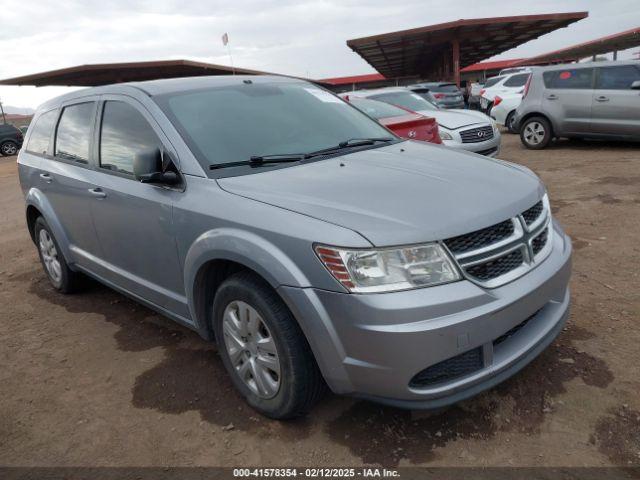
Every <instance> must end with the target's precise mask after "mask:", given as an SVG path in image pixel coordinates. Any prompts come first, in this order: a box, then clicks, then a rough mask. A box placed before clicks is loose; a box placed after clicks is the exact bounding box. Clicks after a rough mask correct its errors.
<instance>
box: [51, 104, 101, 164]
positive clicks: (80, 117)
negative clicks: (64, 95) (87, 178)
mask: <svg viewBox="0 0 640 480" xmlns="http://www.w3.org/2000/svg"><path fill="white" fill-rule="evenodd" d="M94 108H95V103H94V102H87V103H79V104H77V105H70V106H68V107H65V108H64V110H62V116H61V117H60V121H59V122H58V130H57V132H56V143H55V155H56V156H57V157H59V158H62V159H65V160H73V161H75V162H79V163H89V145H90V144H91V126H92V124H93V114H94Z"/></svg>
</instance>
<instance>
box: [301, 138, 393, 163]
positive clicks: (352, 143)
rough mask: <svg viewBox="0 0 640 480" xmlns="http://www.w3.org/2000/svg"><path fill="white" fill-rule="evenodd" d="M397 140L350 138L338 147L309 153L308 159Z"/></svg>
mask: <svg viewBox="0 0 640 480" xmlns="http://www.w3.org/2000/svg"><path fill="white" fill-rule="evenodd" d="M394 140H396V139H395V138H393V137H380V138H350V139H349V140H345V141H344V142H340V143H339V144H338V145H334V146H333V147H329V148H323V149H322V150H316V151H315V152H310V153H307V155H306V158H311V157H315V156H317V155H324V154H326V153H332V152H337V151H339V150H344V149H345V148H353V147H364V146H366V145H374V144H376V143H378V142H384V143H388V142H393V141H394Z"/></svg>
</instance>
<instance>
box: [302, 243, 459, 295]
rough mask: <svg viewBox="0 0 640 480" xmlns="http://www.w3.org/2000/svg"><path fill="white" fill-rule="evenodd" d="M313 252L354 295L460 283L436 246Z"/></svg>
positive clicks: (455, 271) (340, 249)
mask: <svg viewBox="0 0 640 480" xmlns="http://www.w3.org/2000/svg"><path fill="white" fill-rule="evenodd" d="M315 252H316V254H317V255H318V258H320V261H321V262H322V263H323V264H324V266H325V267H326V268H327V270H329V272H330V273H331V275H333V276H334V278H335V279H336V280H338V281H339V282H340V283H341V284H342V285H344V286H345V287H346V288H347V290H349V291H350V292H355V293H370V292H392V291H396V290H407V289H411V288H419V287H427V286H431V285H438V284H442V283H449V282H455V281H456V280H460V274H459V273H458V270H457V269H456V267H455V265H454V264H453V261H452V260H451V259H450V258H449V255H447V252H445V250H444V249H443V248H442V246H440V244H438V243H427V244H424V245H413V246H407V247H401V248H388V249H387V248H385V249H380V250H373V249H357V250H356V249H353V250H352V249H343V248H335V247H327V246H322V245H318V246H316V247H315Z"/></svg>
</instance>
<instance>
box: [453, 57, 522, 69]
mask: <svg viewBox="0 0 640 480" xmlns="http://www.w3.org/2000/svg"><path fill="white" fill-rule="evenodd" d="M523 60H526V58H513V59H511V60H493V61H490V62H480V63H474V64H473V65H469V66H468V67H465V68H463V69H462V70H460V71H461V72H462V73H464V72H483V71H485V70H501V69H503V68H509V67H513V66H514V65H519V64H520V62H521V61H523Z"/></svg>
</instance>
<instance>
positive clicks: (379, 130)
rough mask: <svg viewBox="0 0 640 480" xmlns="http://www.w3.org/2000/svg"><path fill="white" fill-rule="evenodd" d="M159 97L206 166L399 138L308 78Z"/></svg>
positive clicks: (231, 86)
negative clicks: (351, 142) (365, 140)
mask: <svg viewBox="0 0 640 480" xmlns="http://www.w3.org/2000/svg"><path fill="white" fill-rule="evenodd" d="M156 100H157V101H158V103H159V105H160V106H161V107H162V108H163V110H164V111H165V113H166V114H167V115H168V116H169V118H170V119H171V121H172V123H173V124H174V125H175V126H176V128H177V129H178V131H179V132H180V134H181V135H182V137H183V138H184V140H185V142H186V143H187V144H188V145H189V148H190V149H191V150H192V151H193V152H194V154H195V155H196V157H198V158H199V160H200V161H201V163H203V164H204V165H206V166H207V167H208V166H209V165H214V166H215V165H219V164H226V163H231V162H242V161H246V160H249V159H250V158H251V157H255V156H269V155H280V154H295V153H307V152H314V151H317V150H321V149H324V148H328V147H332V146H334V145H337V144H339V143H341V142H344V141H346V140H349V139H353V138H371V137H386V138H394V137H393V135H392V134H391V133H390V132H389V131H388V130H387V129H385V128H384V127H382V126H381V125H379V124H378V123H377V122H375V121H374V120H372V119H371V118H369V117H367V116H366V115H363V114H362V113H361V112H360V111H358V110H357V109H355V108H352V107H351V106H349V105H348V104H347V103H346V102H344V101H343V100H341V99H340V98H338V97H336V96H334V95H333V94H331V93H329V92H327V91H325V90H322V89H320V88H318V87H315V86H313V85H311V84H307V83H298V82H296V83H293V82H292V83H285V82H282V83H279V82H278V83H276V82H273V83H262V82H259V81H256V82H255V83H253V82H250V81H244V82H242V83H240V81H239V84H236V85H227V86H221V87H214V88H209V89H205V90H198V91H187V92H179V93H172V94H167V95H164V96H161V97H160V98H158V97H156Z"/></svg>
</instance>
